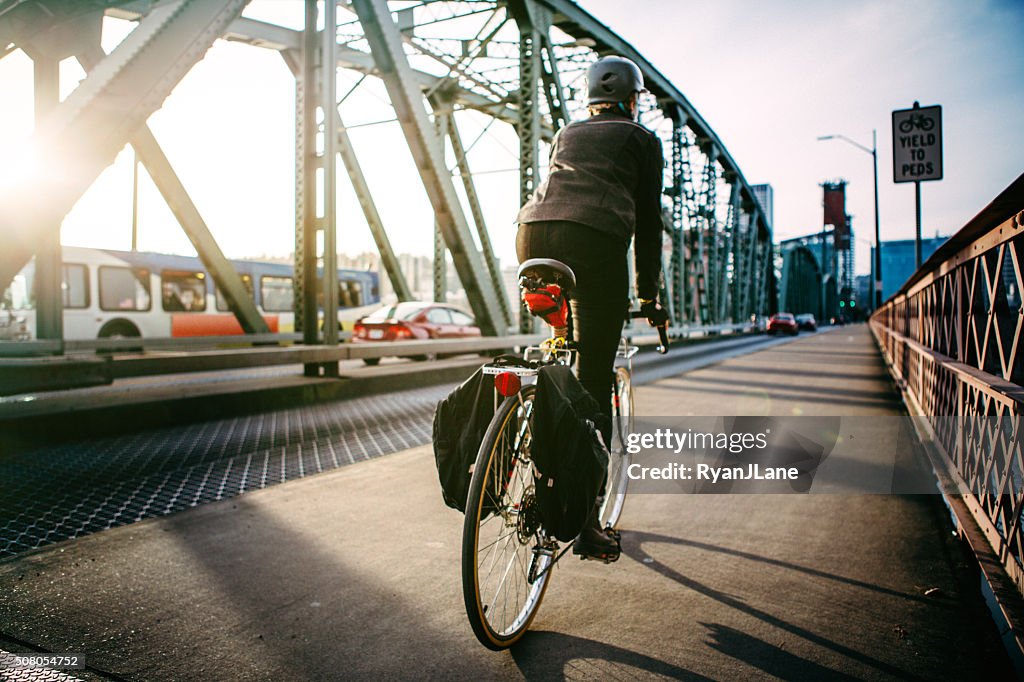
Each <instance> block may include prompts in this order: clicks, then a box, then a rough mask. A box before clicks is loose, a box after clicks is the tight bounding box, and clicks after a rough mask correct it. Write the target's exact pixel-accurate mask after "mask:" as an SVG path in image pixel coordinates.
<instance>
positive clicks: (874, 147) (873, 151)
mask: <svg viewBox="0 0 1024 682" xmlns="http://www.w3.org/2000/svg"><path fill="white" fill-rule="evenodd" d="M822 140H843V141H844V142H849V143H850V144H852V145H853V146H854V147H856V148H857V149H860V150H861V151H865V152H867V153H868V154H870V155H871V162H872V164H873V166H874V172H875V262H874V268H873V270H874V273H875V276H874V281H873V282H872V283H871V285H872V287H873V288H874V290H875V295H874V296H872V297H871V298H872V300H873V301H874V304H875V306H874V309H875V310H878V309H879V308H881V307H882V240H881V237H880V236H879V230H878V133H877V131H875V130H872V131H871V148H870V149H868V148H867V147H865V146H864V145H862V144H860V143H859V142H854V141H853V140H851V139H850V138H848V137H846V136H845V135H822V136H821V137H819V138H818V141H819V142H820V141H822Z"/></svg>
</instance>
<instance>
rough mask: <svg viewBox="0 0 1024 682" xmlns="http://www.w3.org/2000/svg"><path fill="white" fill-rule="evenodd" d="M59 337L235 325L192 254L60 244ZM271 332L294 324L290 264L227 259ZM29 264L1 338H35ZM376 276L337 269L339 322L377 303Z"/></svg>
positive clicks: (14, 286)
mask: <svg viewBox="0 0 1024 682" xmlns="http://www.w3.org/2000/svg"><path fill="white" fill-rule="evenodd" d="M63 261H64V266H63V283H62V292H63V305H64V338H65V339H67V340H90V339H102V338H111V337H142V338H173V337H196V336H230V335H235V334H241V333H242V327H241V325H239V323H238V320H237V319H236V318H235V316H234V314H233V313H231V312H230V311H229V309H228V305H227V301H226V300H225V299H224V296H223V295H222V294H221V292H220V290H219V289H218V288H217V287H216V286H215V285H214V283H213V278H212V277H210V275H209V273H207V272H206V270H205V268H204V266H203V264H202V262H201V261H200V260H199V258H196V257H194V256H174V255H167V254H160V253H145V252H138V251H111V250H106V249H89V248H81V247H73V246H65V247H63ZM231 264H232V265H233V266H234V267H235V270H236V271H237V272H238V274H239V276H240V277H241V278H242V283H243V285H244V286H245V288H246V289H247V290H248V292H249V296H250V297H252V300H253V302H254V303H255V304H256V308H257V309H258V310H259V311H260V313H261V314H262V315H263V318H264V319H265V320H266V322H267V326H268V327H269V328H270V331H271V332H272V333H278V332H281V333H284V332H292V331H294V329H295V313H294V296H295V289H294V269H293V267H292V265H290V264H287V263H267V262H260V261H245V260H233V261H231ZM34 280H35V267H34V264H33V263H31V262H30V263H29V264H28V265H27V266H25V268H23V269H22V271H21V272H20V273H19V274H18V275H17V276H16V277H15V278H14V281H13V282H12V283H11V286H10V287H9V288H8V289H7V290H6V291H5V292H4V293H3V300H2V302H0V339H6V340H30V339H32V338H34V337H35V328H36V325H35V286H34V284H35V282H34ZM379 285H380V279H379V275H378V273H376V272H373V271H367V270H350V269H339V270H338V303H339V306H338V321H339V324H340V325H341V326H342V328H343V329H351V327H352V323H353V322H354V321H355V320H356V319H358V318H359V317H362V316H363V315H366V314H367V313H369V312H371V311H372V310H374V309H375V308H376V307H377V305H378V304H379V303H380V286H379Z"/></svg>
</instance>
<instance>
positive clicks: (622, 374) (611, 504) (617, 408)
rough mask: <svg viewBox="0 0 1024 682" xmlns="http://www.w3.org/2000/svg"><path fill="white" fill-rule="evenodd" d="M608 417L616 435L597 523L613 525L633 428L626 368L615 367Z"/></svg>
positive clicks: (619, 510)
mask: <svg viewBox="0 0 1024 682" xmlns="http://www.w3.org/2000/svg"><path fill="white" fill-rule="evenodd" d="M612 419H614V420H615V430H616V434H615V435H614V437H613V438H612V443H611V447H610V448H609V452H608V479H607V483H606V484H605V493H604V500H603V501H602V502H601V517H600V518H601V525H602V526H604V527H611V528H615V526H616V524H618V522H619V517H620V516H621V515H622V507H623V505H624V504H625V502H626V488H627V487H628V485H629V472H628V470H629V463H630V461H631V460H632V458H633V456H632V455H630V454H629V452H628V451H627V450H626V436H627V435H629V434H630V433H632V431H633V383H632V379H631V376H630V374H629V370H628V369H626V368H625V367H616V368H615V384H614V385H613V390H612Z"/></svg>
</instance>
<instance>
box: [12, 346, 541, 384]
mask: <svg viewBox="0 0 1024 682" xmlns="http://www.w3.org/2000/svg"><path fill="white" fill-rule="evenodd" d="M543 338H544V337H543V336H541V335H533V334H522V335H514V336H488V337H483V338H477V339H451V340H447V341H445V340H441V341H436V340H432V341H403V342H401V343H358V344H357V343H345V344H339V345H337V346H283V347H267V348H245V349H228V350H207V351H192V350H190V351H187V352H185V351H182V352H177V353H175V352H172V351H168V352H163V353H158V354H134V355H133V354H128V355H116V356H98V355H91V356H90V355H64V356H56V357H42V358H3V359H0V395H12V394H17V393H27V392H30V391H47V390H58V389H66V388H82V387H86V386H102V385H105V384H109V383H111V382H113V381H114V380H115V379H124V378H129V377H139V376H152V375H164V374H181V373H187V372H213V371H223V370H237V369H248V368H252V367H265V366H270V365H290V364H314V363H328V362H339V361H342V360H359V359H371V358H381V357H385V356H387V357H393V356H398V357H416V356H431V355H435V356H436V355H461V354H463V353H480V352H486V351H498V350H505V349H511V348H516V347H519V346H525V345H529V344H533V343H538V342H540V341H541V340H542V339H543Z"/></svg>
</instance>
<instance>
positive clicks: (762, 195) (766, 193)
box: [750, 184, 775, 229]
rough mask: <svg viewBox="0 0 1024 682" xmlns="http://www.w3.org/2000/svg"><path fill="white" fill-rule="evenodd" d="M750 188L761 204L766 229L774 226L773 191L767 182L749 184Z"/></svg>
mask: <svg viewBox="0 0 1024 682" xmlns="http://www.w3.org/2000/svg"><path fill="white" fill-rule="evenodd" d="M750 189H752V190H753V191H754V197H755V198H756V199H757V201H758V202H759V203H760V204H761V208H762V210H764V217H765V219H766V220H767V221H768V229H773V228H774V226H775V191H774V190H773V189H772V186H771V185H769V184H763V185H751V186H750Z"/></svg>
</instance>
